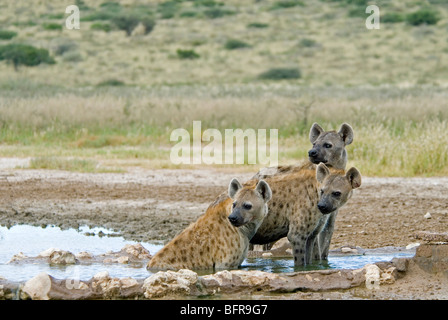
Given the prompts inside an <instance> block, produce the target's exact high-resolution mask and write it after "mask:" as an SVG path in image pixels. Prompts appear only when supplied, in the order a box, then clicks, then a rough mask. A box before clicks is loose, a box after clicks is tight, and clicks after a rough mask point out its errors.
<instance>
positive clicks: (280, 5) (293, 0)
mask: <svg viewBox="0 0 448 320" xmlns="http://www.w3.org/2000/svg"><path fill="white" fill-rule="evenodd" d="M297 6H304V3H303V2H302V1H300V0H280V1H275V3H274V4H273V5H272V6H271V10H277V9H285V8H293V7H297Z"/></svg>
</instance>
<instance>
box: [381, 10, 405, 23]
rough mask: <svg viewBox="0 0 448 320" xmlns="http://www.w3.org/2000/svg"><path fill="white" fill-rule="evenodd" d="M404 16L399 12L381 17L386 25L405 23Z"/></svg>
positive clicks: (387, 13)
mask: <svg viewBox="0 0 448 320" xmlns="http://www.w3.org/2000/svg"><path fill="white" fill-rule="evenodd" d="M404 18H405V17H404V15H403V14H401V13H399V12H386V13H385V14H382V15H381V17H380V21H381V22H384V23H397V22H403V21H404Z"/></svg>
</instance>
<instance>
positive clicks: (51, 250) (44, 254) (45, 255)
mask: <svg viewBox="0 0 448 320" xmlns="http://www.w3.org/2000/svg"><path fill="white" fill-rule="evenodd" d="M55 251H61V249H58V248H48V249H47V250H44V251H42V252H41V253H39V256H41V257H44V258H48V257H49V256H51V254H52V253H53V252H55Z"/></svg>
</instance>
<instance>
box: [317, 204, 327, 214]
mask: <svg viewBox="0 0 448 320" xmlns="http://www.w3.org/2000/svg"><path fill="white" fill-rule="evenodd" d="M317 208H318V209H319V211H320V212H325V211H326V210H327V206H326V205H325V204H321V203H319V204H318V205H317Z"/></svg>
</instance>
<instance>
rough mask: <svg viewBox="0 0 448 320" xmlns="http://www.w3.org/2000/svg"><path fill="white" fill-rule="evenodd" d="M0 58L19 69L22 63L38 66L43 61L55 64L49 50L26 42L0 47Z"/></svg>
mask: <svg viewBox="0 0 448 320" xmlns="http://www.w3.org/2000/svg"><path fill="white" fill-rule="evenodd" d="M0 60H6V61H9V62H11V63H12V64H13V65H14V69H15V70H16V71H17V70H18V68H19V66H20V65H25V66H37V65H39V64H41V63H47V64H54V63H55V61H54V59H53V58H52V57H50V54H49V53H48V50H46V49H40V48H35V47H33V46H30V45H26V44H7V45H4V46H1V47H0Z"/></svg>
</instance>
